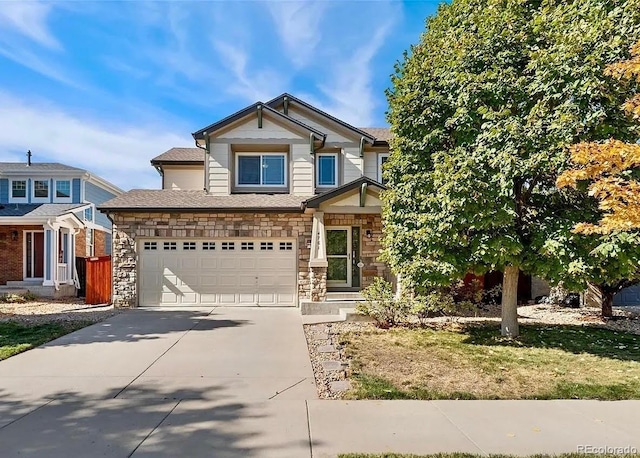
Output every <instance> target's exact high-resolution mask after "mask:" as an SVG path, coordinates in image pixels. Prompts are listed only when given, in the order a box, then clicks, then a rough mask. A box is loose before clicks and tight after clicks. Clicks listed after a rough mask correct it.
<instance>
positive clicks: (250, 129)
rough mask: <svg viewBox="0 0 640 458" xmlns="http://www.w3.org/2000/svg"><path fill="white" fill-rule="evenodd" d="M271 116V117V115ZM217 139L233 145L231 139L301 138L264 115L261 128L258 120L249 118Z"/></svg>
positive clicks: (217, 136)
mask: <svg viewBox="0 0 640 458" xmlns="http://www.w3.org/2000/svg"><path fill="white" fill-rule="evenodd" d="M272 116H273V115H272ZM276 116H277V115H276ZM216 138H217V139H229V140H231V143H233V141H232V140H233V139H243V140H247V139H257V140H265V139H278V140H300V139H301V138H303V136H301V135H298V134H296V133H295V132H291V131H290V130H287V129H285V128H284V127H282V126H280V125H279V124H276V123H275V122H273V121H272V120H270V119H267V115H266V114H265V115H264V117H263V119H262V128H259V127H258V119H257V118H251V119H249V120H248V121H247V122H245V123H243V124H241V125H239V126H237V127H234V128H233V129H231V130H228V131H226V132H223V133H221V134H220V135H216ZM307 140H308V138H307Z"/></svg>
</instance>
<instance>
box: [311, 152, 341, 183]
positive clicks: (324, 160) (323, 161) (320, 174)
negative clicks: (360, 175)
mask: <svg viewBox="0 0 640 458" xmlns="http://www.w3.org/2000/svg"><path fill="white" fill-rule="evenodd" d="M316 185H317V186H318V187H320V188H322V187H335V186H338V154H337V153H317V154H316Z"/></svg>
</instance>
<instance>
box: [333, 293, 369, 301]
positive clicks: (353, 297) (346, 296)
mask: <svg viewBox="0 0 640 458" xmlns="http://www.w3.org/2000/svg"><path fill="white" fill-rule="evenodd" d="M326 300H327V302H334V301H362V300H364V299H363V297H362V295H361V294H360V292H359V291H332V292H329V293H327V299H326Z"/></svg>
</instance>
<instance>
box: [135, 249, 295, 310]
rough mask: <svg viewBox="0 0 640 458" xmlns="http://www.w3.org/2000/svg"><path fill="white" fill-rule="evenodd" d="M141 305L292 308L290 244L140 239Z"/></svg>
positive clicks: (292, 284) (293, 256)
mask: <svg viewBox="0 0 640 458" xmlns="http://www.w3.org/2000/svg"><path fill="white" fill-rule="evenodd" d="M139 243H140V245H139V248H138V250H139V251H138V253H139V267H138V269H139V270H138V273H139V277H138V278H139V282H140V283H139V293H140V305H142V306H144V305H152V306H155V305H246V306H255V305H264V306H295V305H296V296H297V278H296V277H297V275H296V261H297V256H296V246H295V242H294V241H293V240H291V239H289V240H273V239H268V240H260V239H251V240H244V239H223V240H194V239H187V240H176V239H169V240H161V239H144V240H141V241H140V242H139Z"/></svg>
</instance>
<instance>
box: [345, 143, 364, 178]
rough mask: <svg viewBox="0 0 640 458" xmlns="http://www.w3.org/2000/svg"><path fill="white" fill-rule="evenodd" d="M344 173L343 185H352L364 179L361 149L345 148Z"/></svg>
mask: <svg viewBox="0 0 640 458" xmlns="http://www.w3.org/2000/svg"><path fill="white" fill-rule="evenodd" d="M343 154H344V159H343V160H344V169H343V170H344V171H343V181H342V184H346V183H350V182H352V181H354V180H357V179H359V178H360V177H362V169H363V160H362V158H361V157H360V148H359V147H357V146H356V147H351V148H344V149H343Z"/></svg>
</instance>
